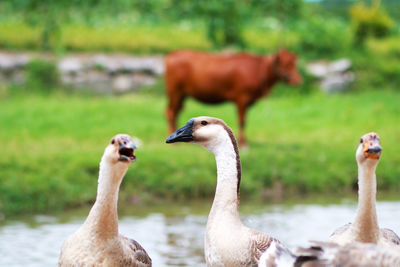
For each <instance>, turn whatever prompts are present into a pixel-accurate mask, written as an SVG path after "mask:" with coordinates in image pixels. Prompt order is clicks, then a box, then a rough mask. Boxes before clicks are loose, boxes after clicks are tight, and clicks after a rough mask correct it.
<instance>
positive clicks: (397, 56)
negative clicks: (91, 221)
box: [0, 0, 400, 214]
mask: <svg viewBox="0 0 400 267" xmlns="http://www.w3.org/2000/svg"><path fill="white" fill-rule="evenodd" d="M360 10H361V11H360ZM365 14H369V15H368V16H365ZM399 18H400V7H399V6H398V4H397V2H396V0H393V1H383V2H380V1H373V2H368V1H367V2H364V4H360V3H358V4H355V5H353V2H352V1H334V0H331V1H320V2H303V1H301V0H292V1H291V0H286V1H275V0H251V1H228V0H220V1H218V0H210V1H190V0H184V1H175V0H149V1H141V0H134V1H126V0H118V1H108V0H90V1H75V0H73V1H67V0H65V1H64V0H63V1H50V0H48V1H37V0H25V1H1V3H0V48H1V49H3V50H6V51H21V50H23V51H25V50H29V51H35V52H38V51H39V52H42V51H45V52H46V53H54V54H55V55H63V54H65V53H69V52H91V53H92V52H118V53H120V52H124V53H133V54H152V53H157V54H164V53H167V52H169V51H173V50H176V49H183V48H190V49H199V50H205V51H219V50H221V49H226V48H228V49H230V50H233V51H239V50H245V51H250V52H253V53H260V54H266V53H271V52H274V51H276V50H277V49H279V48H280V47H283V46H284V47H287V48H289V49H290V50H292V51H295V52H297V53H298V55H299V66H300V70H301V72H302V74H303V78H304V83H303V85H302V86H301V87H300V88H297V89H296V88H291V87H288V86H285V85H279V86H278V87H277V88H275V89H274V93H273V95H272V96H271V97H270V98H268V99H263V100H262V101H260V102H258V103H257V104H256V105H255V106H254V107H253V108H252V109H251V110H250V112H249V115H248V125H247V128H246V132H247V135H248V137H249V138H248V139H249V141H250V149H249V151H242V162H243V175H244V177H243V180H242V198H246V197H250V196H253V197H256V198H258V197H260V196H262V197H268V198H278V199H279V198H281V197H287V196H290V195H293V194H306V193H311V192H313V193H337V192H350V191H352V190H354V189H355V188H356V185H355V183H356V175H357V168H356V163H355V159H354V153H355V149H356V146H357V143H358V140H359V137H360V136H361V135H362V134H364V133H366V132H369V131H376V132H378V133H379V134H380V135H381V138H382V144H383V147H384V152H383V157H382V160H381V162H380V164H379V167H378V184H379V185H378V186H379V190H381V191H385V192H387V191H398V190H399V189H400V188H399V187H400V180H399V176H400V164H399V162H400V156H399V155H400V153H399V152H400V146H398V145H397V143H398V142H397V137H398V136H400V127H399V125H400V106H399V104H398V103H399V102H400V92H399V89H400V29H399V21H398V20H399ZM342 57H347V58H350V59H351V61H352V71H354V73H355V75H356V81H355V82H354V83H353V84H352V85H351V87H350V88H349V91H348V92H347V93H344V94H336V95H323V94H321V93H320V92H319V90H318V86H317V83H316V81H315V80H314V79H313V78H312V77H310V76H309V75H308V74H307V72H306V71H305V65H306V63H307V62H309V61H311V60H316V59H325V60H326V59H329V60H332V59H338V58H342ZM27 73H28V75H27V81H26V83H25V84H24V85H4V84H0V129H1V130H0V140H2V141H3V144H2V147H3V149H2V150H1V151H2V152H3V153H0V212H3V213H6V214H11V213H18V212H26V211H39V210H41V211H42V210H48V209H62V208H64V207H73V206H77V205H82V204H85V203H89V202H91V201H93V200H94V198H95V193H96V185H97V174H98V163H99V161H100V157H101V154H102V151H103V149H104V147H105V146H106V144H107V142H108V140H109V139H110V138H111V137H112V136H113V135H114V134H116V133H118V132H126V133H129V134H132V135H135V136H137V137H138V138H140V139H141V141H142V143H143V146H142V147H141V148H140V149H139V150H138V151H137V156H138V161H137V162H136V163H134V164H133V165H132V166H131V169H130V171H129V172H128V174H127V176H126V178H125V180H124V183H123V186H122V190H121V198H122V199H123V200H130V201H137V200H138V199H141V200H143V201H154V200H157V199H159V200H165V199H174V200H175V199H190V198H202V197H210V196H212V195H213V193H214V188H215V162H214V159H213V157H212V155H211V154H209V153H208V152H206V151H204V150H203V149H201V148H199V147H197V146H194V145H189V144H182V145H166V144H164V141H165V137H166V121H165V118H164V110H165V105H166V99H165V97H164V93H163V92H164V84H163V79H162V78H160V80H159V82H158V83H157V84H156V85H154V86H151V87H146V88H144V90H142V91H141V92H140V93H136V94H131V95H124V96H111V97H110V96H108V97H107V96H95V95H90V94H89V95H88V94H76V93H71V92H69V91H68V90H66V89H65V88H62V87H61V86H60V85H59V84H58V82H57V81H58V74H57V71H56V68H55V66H54V65H51V64H46V63H43V62H31V63H30V64H29V65H28V66H27ZM149 106H151V107H152V108H151V109H149V108H148V107H149ZM203 114H208V115H211V116H216V117H221V118H223V119H224V120H225V121H226V122H227V123H228V124H230V125H231V126H232V128H233V129H234V130H235V131H236V130H237V121H236V111H235V108H234V106H233V105H232V104H225V105H222V106H213V107H210V106H205V105H202V104H200V103H198V102H195V101H192V100H190V101H188V102H186V108H185V110H184V112H183V113H182V114H181V117H180V124H183V123H184V122H185V121H186V120H187V119H189V118H190V117H192V116H198V115H203ZM194 155H195V156H194ZM264 166H265V167H264Z"/></svg>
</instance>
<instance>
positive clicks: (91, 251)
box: [58, 134, 151, 267]
mask: <svg viewBox="0 0 400 267" xmlns="http://www.w3.org/2000/svg"><path fill="white" fill-rule="evenodd" d="M134 148H135V146H134V144H133V143H132V140H131V138H130V137H129V136H128V135H121V134H120V135H116V136H114V137H113V138H112V140H111V142H110V144H109V145H108V146H107V147H106V149H105V151H104V154H103V157H102V159H101V162H100V172H99V181H98V188H97V197H96V202H95V203H94V205H93V207H92V209H91V210H90V212H89V215H88V217H87V218H86V220H85V222H84V223H83V225H82V226H81V227H80V228H79V229H78V230H77V231H76V232H75V233H74V234H72V235H71V236H69V237H68V239H67V240H66V241H65V242H64V244H63V245H62V248H61V253H60V257H59V262H58V266H136V267H149V266H151V259H150V257H149V256H148V255H147V253H146V251H145V250H144V249H143V247H142V246H141V245H140V244H139V243H138V242H136V241H135V240H133V239H129V238H127V237H124V236H122V235H120V234H119V233H118V214H117V202H118V192H119V187H120V184H121V181H122V179H123V177H124V175H125V173H126V171H127V170H128V166H129V164H130V163H131V162H133V161H135V160H136V157H135V156H134Z"/></svg>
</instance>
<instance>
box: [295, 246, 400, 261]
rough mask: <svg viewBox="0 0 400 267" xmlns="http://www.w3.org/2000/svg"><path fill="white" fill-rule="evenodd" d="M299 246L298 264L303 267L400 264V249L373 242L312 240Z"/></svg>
mask: <svg viewBox="0 0 400 267" xmlns="http://www.w3.org/2000/svg"><path fill="white" fill-rule="evenodd" d="M311 243H312V246H310V247H308V248H298V250H297V254H298V255H299V256H298V258H297V261H296V263H297V265H295V266H302V267H321V266H323V267H329V266H332V267H333V266H341V267H356V266H371V267H372V266H380V267H392V266H400V249H399V248H396V247H381V246H378V245H376V244H371V243H361V242H353V243H347V244H345V245H339V244H336V243H332V242H316V241H313V242H311Z"/></svg>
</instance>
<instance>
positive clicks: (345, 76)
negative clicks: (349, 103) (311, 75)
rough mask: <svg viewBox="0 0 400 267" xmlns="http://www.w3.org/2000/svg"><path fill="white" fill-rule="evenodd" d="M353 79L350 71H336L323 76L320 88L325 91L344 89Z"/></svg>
mask: <svg viewBox="0 0 400 267" xmlns="http://www.w3.org/2000/svg"><path fill="white" fill-rule="evenodd" d="M353 81H354V74H353V73H352V72H345V73H336V74H331V75H329V76H327V77H325V78H324V79H323V80H322V81H321V84H320V86H321V88H322V90H323V91H324V92H326V93H333V92H339V91H344V90H345V89H346V88H347V87H348V85H349V84H350V83H351V82H353Z"/></svg>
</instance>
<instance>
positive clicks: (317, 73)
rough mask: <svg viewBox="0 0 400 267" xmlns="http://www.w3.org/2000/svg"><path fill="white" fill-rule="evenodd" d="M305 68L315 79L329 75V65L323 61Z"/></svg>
mask: <svg viewBox="0 0 400 267" xmlns="http://www.w3.org/2000/svg"><path fill="white" fill-rule="evenodd" d="M306 68H307V71H308V72H309V73H310V74H312V75H313V76H314V77H317V78H323V77H325V76H326V75H328V73H329V64H328V63H327V62H324V61H318V62H312V63H309V64H307V67H306Z"/></svg>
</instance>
